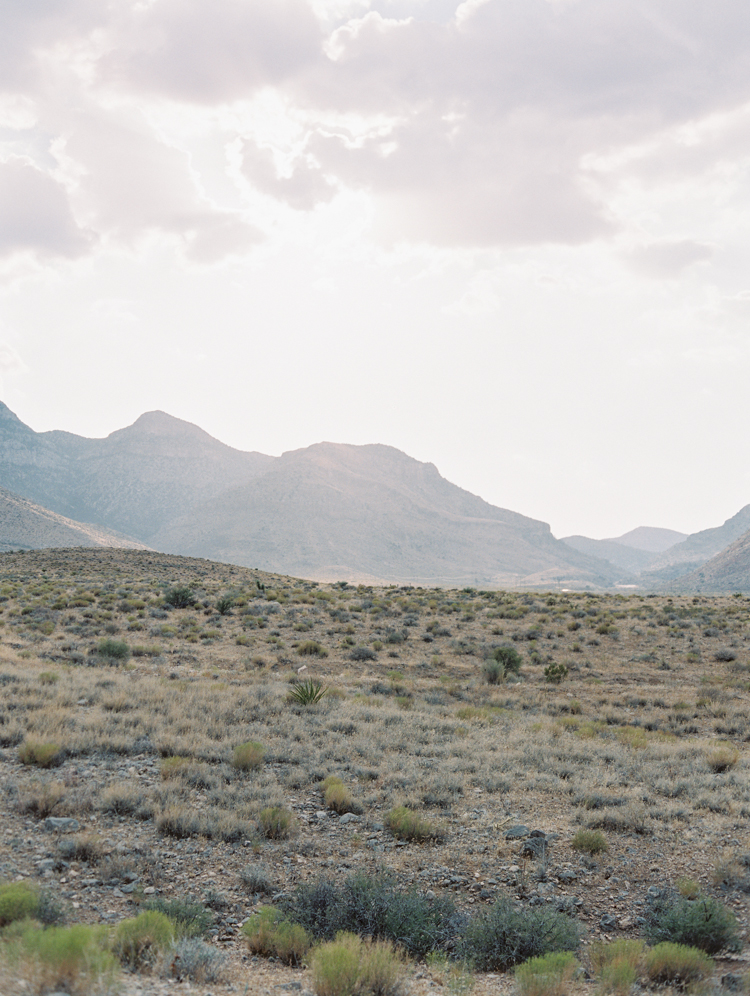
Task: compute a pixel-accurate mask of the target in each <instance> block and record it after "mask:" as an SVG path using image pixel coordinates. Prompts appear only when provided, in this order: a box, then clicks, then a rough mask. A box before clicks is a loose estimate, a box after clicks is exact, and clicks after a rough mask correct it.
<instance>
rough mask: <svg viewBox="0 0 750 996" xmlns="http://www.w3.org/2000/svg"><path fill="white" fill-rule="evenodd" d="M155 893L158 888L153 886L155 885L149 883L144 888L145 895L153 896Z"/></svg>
mask: <svg viewBox="0 0 750 996" xmlns="http://www.w3.org/2000/svg"><path fill="white" fill-rule="evenodd" d="M155 894H156V889H155V888H154V887H153V885H147V886H146V888H145V889H144V890H143V895H144V896H153V895H155Z"/></svg>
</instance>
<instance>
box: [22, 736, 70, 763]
mask: <svg viewBox="0 0 750 996" xmlns="http://www.w3.org/2000/svg"><path fill="white" fill-rule="evenodd" d="M64 758H65V751H64V750H63V749H62V747H60V746H58V744H52V743H46V744H43V743H39V742H38V741H36V740H26V741H24V743H22V744H21V746H20V747H19V748H18V760H19V761H20V762H21V764H27V765H32V766H33V767H35V768H55V767H57V765H58V764H62V762H63V759H64Z"/></svg>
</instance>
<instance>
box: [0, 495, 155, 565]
mask: <svg viewBox="0 0 750 996" xmlns="http://www.w3.org/2000/svg"><path fill="white" fill-rule="evenodd" d="M70 546H107V547H122V548H124V549H134V550H142V549H145V546H144V544H143V543H139V542H138V541H137V540H133V539H130V538H129V537H127V536H122V535H120V534H119V533H115V532H112V530H109V529H104V528H103V527H101V526H92V525H89V524H87V523H82V522H74V521H73V520H72V519H67V518H66V517H65V516H64V515H58V514H57V512H50V510H49V509H47V508H42V506H41V505H37V504H35V503H34V502H32V501H29V499H28V498H21V497H20V496H19V495H15V494H13V492H12V491H8V490H7V488H2V487H0V552H1V551H6V550H38V549H44V548H50V547H70Z"/></svg>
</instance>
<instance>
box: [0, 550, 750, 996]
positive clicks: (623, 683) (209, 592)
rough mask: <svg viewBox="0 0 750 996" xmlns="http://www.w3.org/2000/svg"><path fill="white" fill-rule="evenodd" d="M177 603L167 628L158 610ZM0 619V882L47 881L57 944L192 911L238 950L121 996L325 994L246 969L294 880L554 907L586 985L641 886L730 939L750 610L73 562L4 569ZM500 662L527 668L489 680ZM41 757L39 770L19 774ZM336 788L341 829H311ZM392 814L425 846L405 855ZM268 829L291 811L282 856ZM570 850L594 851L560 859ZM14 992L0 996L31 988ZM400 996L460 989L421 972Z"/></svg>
mask: <svg viewBox="0 0 750 996" xmlns="http://www.w3.org/2000/svg"><path fill="white" fill-rule="evenodd" d="M180 588H189V589H190V591H191V592H192V600H193V601H192V604H190V605H189V606H187V607H184V608H179V607H174V606H171V605H169V604H168V601H167V598H168V596H169V595H170V592H174V590H175V589H180ZM0 599H2V600H1V601H0V610H2V611H1V612H0V694H1V696H2V698H1V699H0V746H1V748H2V756H1V757H0V790H1V791H2V799H3V803H2V805H3V821H2V829H1V830H0V879H2V880H5V881H12V880H16V879H25V880H28V881H32V882H36V883H38V884H39V885H40V886H42V887H44V888H45V889H47V890H49V891H50V893H51V894H52V895H53V896H54V897H56V898H57V899H58V900H59V901H60V903H61V904H63V905H64V907H65V909H66V911H67V918H68V922H76V921H82V922H86V923H104V924H109V925H114V924H116V923H118V922H119V921H120V920H122V919H123V918H126V917H131V916H134V915H135V914H136V913H137V912H138V910H139V909H140V908H142V906H143V904H144V903H146V902H148V901H149V900H150V899H151V900H152V899H154V898H163V899H170V898H180V899H185V898H187V897H191V898H193V899H195V900H197V901H199V902H201V903H202V904H203V905H204V906H205V907H206V908H207V909H209V910H210V911H211V917H212V925H211V927H210V929H209V933H208V934H207V939H208V940H209V941H210V943H211V944H212V945H214V946H215V947H216V948H217V949H220V950H221V951H223V952H224V953H225V955H226V963H225V966H224V969H223V973H222V976H221V978H220V979H219V980H218V981H214V982H210V983H201V982H197V981H195V980H190V979H180V978H179V973H176V977H175V976H174V975H172V976H170V975H169V970H168V967H162V968H161V969H160V970H159V971H154V972H152V973H151V974H145V973H139V974H136V975H128V974H125V975H124V976H123V981H122V989H123V991H124V992H125V993H127V994H133V996H135V994H136V993H140V994H144V996H147V994H149V996H150V994H156V993H168V992H169V993H171V992H184V993H187V992H190V993H195V994H200V996H208V994H209V993H211V994H213V996H219V994H224V993H266V992H267V993H284V992H292V993H293V992H303V991H305V990H312V981H311V977H310V974H309V972H308V970H306V969H304V968H303V969H293V968H289V967H286V966H283V965H281V964H278V963H273V962H270V961H268V960H266V959H263V958H259V957H256V956H253V955H252V954H251V953H250V952H249V951H248V949H247V947H246V944H245V942H244V940H243V938H242V935H241V933H240V927H241V925H242V924H243V923H244V922H245V921H246V920H247V918H248V917H249V916H250V915H251V914H252V912H253V911H254V910H255V909H256V908H257V907H258V905H259V904H267V903H270V902H273V901H274V897H277V899H278V898H279V897H282V896H283V895H285V894H288V893H289V892H290V890H293V889H294V887H295V885H296V884H297V883H299V882H304V881H312V880H314V879H316V878H318V877H319V876H321V875H326V876H328V877H330V878H332V879H334V880H341V879H342V878H343V877H345V876H346V875H348V874H350V873H352V872H354V871H359V870H370V871H373V872H374V871H377V870H379V869H383V868H387V869H391V870H392V871H393V872H394V873H395V874H396V876H397V878H398V881H399V882H401V883H403V885H404V886H405V887H406V886H415V887H417V888H418V889H420V890H430V891H431V892H432V893H434V894H436V895H437V894H441V893H444V892H448V893H450V894H451V895H452V896H453V897H454V899H455V900H456V902H457V904H458V905H459V907H460V908H461V909H464V910H465V911H467V912H468V913H474V912H476V911H477V910H479V909H483V908H486V907H488V906H490V905H491V904H492V903H493V902H494V900H495V899H496V898H497V897H498V896H499V895H500V894H502V893H503V892H506V891H507V892H509V893H510V894H511V895H512V896H513V897H517V899H518V901H519V902H520V903H522V904H524V905H529V904H531V905H540V904H549V905H551V906H553V907H554V908H556V909H560V910H564V911H566V912H568V913H569V914H570V915H571V916H574V917H575V918H576V920H577V921H578V922H579V923H580V924H581V926H582V928H583V931H584V943H583V946H582V949H581V954H580V958H581V961H582V963H583V964H584V966H585V965H586V964H587V955H586V951H587V947H588V946H589V945H590V944H591V943H592V942H593V941H595V940H597V939H601V938H612V937H636V936H639V935H640V933H641V932H642V929H643V921H644V917H645V915H646V913H647V910H648V890H649V888H652V889H653V888H661V887H663V886H665V885H675V884H676V883H678V881H679V880H680V879H682V878H689V879H692V880H695V882H697V883H698V884H699V886H700V887H701V888H702V890H704V891H705V892H706V893H707V894H709V895H712V896H714V897H716V898H719V899H720V900H721V901H722V902H723V903H724V904H726V905H727V906H728V907H729V908H730V909H732V910H733V911H734V913H735V914H736V915H737V917H738V919H739V925H740V929H741V932H742V936H743V938H744V937H745V936H746V931H747V926H748V908H747V897H748V891H750V869H749V868H748V867H747V864H746V862H745V859H746V858H747V859H748V860H747V863H748V864H750V857H748V855H750V838H749V834H748V831H749V830H750V781H749V780H748V756H747V742H748V737H749V736H750V717H749V716H748V703H749V702H750V650H749V649H748V643H749V641H750V629H749V628H748V624H749V623H750V599H748V598H745V597H738V596H734V597H732V596H728V597H715V598H709V597H702V596H701V597H691V596H681V597H663V596H652V595H648V596H647V595H643V596H641V595H628V596H622V595H612V596H606V595H590V594H586V593H564V592H562V593H561V592H554V593H548V592H522V593H518V592H516V593H514V592H496V591H492V592H479V591H475V590H473V589H466V590H463V591H445V590H435V589H419V588H403V587H399V588H396V587H390V588H370V587H363V586H360V587H352V586H346V585H342V584H339V585H325V584H316V583H314V582H306V581H300V580H296V579H292V578H280V577H276V576H271V575H267V574H264V573H263V572H259V571H251V570H245V569H242V568H234V567H231V566H228V565H222V564H214V563H210V562H207V561H198V560H188V559H185V558H176V557H167V556H161V555H157V554H152V553H144V552H140V551H108V550H107V551H93V550H92V551H88V550H71V551H39V552H34V553H26V554H2V555H0ZM222 599H225V601H224V602H222ZM123 645H125V647H126V649H125V650H122V649H120V650H118V649H117V648H118V646H119V647H120V648H122V646H123ZM504 645H507V646H511V647H513V648H514V649H516V650H517V651H518V652H519V653H520V654H521V656H522V666H521V670H520V673H519V674H518V675H517V676H516V675H513V674H508V675H507V676H506V677H505V678H504V679H502V680H499V681H498V682H497V683H489V682H488V680H487V671H488V663H489V662H491V660H492V654H493V652H494V650H495V649H496V648H497V647H499V646H504ZM490 670H491V669H490ZM305 679H312V680H313V681H314V682H319V683H320V684H321V685H322V686H323V687H325V688H326V690H327V692H326V694H325V696H324V697H323V698H322V699H321V701H320V702H319V703H318V704H313V705H303V704H299V703H294V702H290V701H289V692H290V690H291V689H292V688H293V687H294V683H295V682H299V681H300V680H305ZM246 742H257V743H259V744H261V745H262V748H263V751H264V753H263V758H262V763H261V764H260V765H259V766H258V767H257V768H251V769H250V770H242V769H241V768H238V767H236V766H235V764H234V763H233V762H234V757H235V755H234V749H235V747H236V746H237V745H239V744H243V743H246ZM46 743H51V744H54V745H55V746H56V747H57V748H58V749H59V754H58V756H57V758H56V760H55V763H54V765H53V766H51V767H49V768H45V767H40V766H39V765H38V764H35V763H23V761H22V757H23V749H24V746H25V745H28V744H32V745H33V744H46ZM175 758H177V759H180V760H178V761H175V760H173V759H175ZM27 761H28V759H27ZM329 775H335V776H338V777H339V778H340V779H341V780H342V782H343V783H344V785H345V786H346V788H347V789H348V790H349V791H350V793H351V796H352V800H353V806H352V808H353V809H354V812H350V813H345V814H343V815H338V814H337V813H335V812H334V811H333V810H331V809H329V808H327V807H326V805H325V803H324V800H323V794H322V792H321V788H320V783H321V781H322V780H323V779H324V778H326V777H327V776H329ZM398 805H406V806H408V807H410V808H412V809H413V810H415V811H417V812H419V813H420V814H421V815H422V816H423V817H424V818H425V819H426V820H427V821H428V822H430V823H431V824H432V825H433V826H434V827H435V828H436V829H437V830H439V835H438V836H439V837H440V838H441V839H439V840H437V841H434V842H425V843H416V842H408V841H403V840H398V839H396V838H395V837H394V836H393V834H392V833H391V832H390V831H389V830H388V829H387V814H388V812H389V811H390V810H391V809H392V808H393V807H394V806H398ZM273 807H280V808H281V809H282V810H284V811H286V812H287V813H288V814H289V818H290V823H289V828H288V831H287V833H286V835H285V836H282V837H281V838H277V839H274V838H273V837H271V838H269V836H268V834H267V833H266V832H264V821H263V815H262V814H263V812H264V811H265V810H268V809H269V808H273ZM49 816H52V817H54V818H63V819H65V818H68V819H72V820H75V821H76V824H77V826H75V825H74V824H70V825H68V826H64V827H63V828H62V829H60V828H52V829H50V828H49V824H48V823H47V822H46V819H47V817H49ZM519 825H521V826H525V827H526V830H527V832H530V831H539V832H541V833H543V834H544V835H545V847H544V851H543V853H542V854H541V856H537V857H536V858H535V857H533V856H529V855H527V854H525V853H524V850H525V849H527V844H528V840H529V839H530V838H529V837H528V836H527V834H524V833H523V831H518V834H519V835H518V836H517V837H512V838H511V839H508V838H507V837H506V834H507V833H508V832H509V831H510V830H511V829H512V828H514V827H517V826H519ZM69 827H73V829H69ZM581 829H591V830H597V829H598V830H600V831H601V832H602V833H603V834H604V836H605V839H606V844H607V848H608V849H607V850H606V851H604V852H602V853H601V854H598V855H589V854H587V853H585V852H581V851H580V850H576V849H575V848H574V847H573V846H572V844H573V838H574V835H575V834H576V832H577V831H579V830H581ZM4 971H5V972H6V975H5V977H4V978H3V981H2V984H0V991H2V992H3V993H8V996H15V993H22V992H28V993H32V992H33V987H32V986H31V982H30V980H29V979H28V978H26V979H24V978H23V977H22V975H17V974H16V975H13V973H12V972H11V973H10V974H8V972H9V971H10V970H9V969H7V967H6V969H4ZM164 973H166V974H164ZM728 974H731V975H735V976H743V977H744V976H745V975H746V974H747V965H746V963H745V954H744V951H742V952H740V953H739V954H733V955H731V956H729V955H727V956H725V957H723V958H720V959H719V961H718V962H717V970H716V975H715V982H716V984H717V985H718V984H719V982H720V979H721V977H722V976H726V975H728ZM460 984H461V985H465V984H468V983H467V981H466V980H465V979H464V980H463V982H461V983H460ZM3 985H4V986H5V988H4V989H3V988H2V986H3ZM407 985H408V989H409V992H411V993H413V994H415V996H427V994H437V993H448V992H458V991H460V988H459V981H457V980H456V979H455V978H452V977H449V976H448V975H447V974H446V972H445V971H440V970H437V969H434V968H433V969H431V968H430V967H428V966H427V965H425V964H424V963H417V964H415V965H414V967H413V970H412V974H411V976H410V979H409V981H408V983H407ZM473 985H474V988H473V990H472V991H473V992H475V993H477V994H480V996H482V994H485V993H501V992H507V991H510V989H512V988H513V979H512V975H511V974H498V973H490V974H488V975H487V974H477V975H476V976H475V977H474V979H473ZM576 985H577V986H578V987H579V988H580V989H581V990H582V991H583V990H586V989H592V990H593V987H594V983H593V981H590V982H587V981H586V980H585V979H584V980H583V981H580V982H579V983H577V984H576Z"/></svg>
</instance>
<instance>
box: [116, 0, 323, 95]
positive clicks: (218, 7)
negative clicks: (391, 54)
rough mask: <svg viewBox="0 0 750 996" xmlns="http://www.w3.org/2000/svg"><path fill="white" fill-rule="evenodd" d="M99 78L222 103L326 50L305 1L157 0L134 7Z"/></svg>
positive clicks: (272, 82)
mask: <svg viewBox="0 0 750 996" xmlns="http://www.w3.org/2000/svg"><path fill="white" fill-rule="evenodd" d="M117 41H118V45H117V49H116V50H115V51H113V52H111V53H110V54H109V55H108V56H107V57H106V58H104V59H102V60H101V61H100V64H99V74H100V79H101V80H103V81H106V82H110V83H112V82H117V83H118V84H120V85H122V86H124V87H126V88H131V89H135V90H138V91H142V92H148V93H152V94H159V95H161V96H167V97H170V98H173V99H175V100H182V101H191V102H196V103H216V102H221V101H231V100H237V99H239V98H243V97H248V96H249V95H250V94H252V93H253V92H254V91H255V90H257V89H258V88H260V87H263V86H267V85H278V84H279V83H281V82H282V81H283V80H285V79H286V78H288V77H289V76H290V75H293V74H295V73H297V72H298V71H299V70H300V68H301V67H302V66H305V65H307V64H309V63H310V62H312V61H314V60H315V59H317V58H319V57H320V56H321V51H322V37H321V30H320V25H319V23H318V21H317V19H316V17H315V15H314V14H313V11H312V10H311V8H310V6H309V4H308V3H306V2H305V0H255V2H248V0H212V3H211V4H210V5H207V4H206V3H205V2H204V0H158V2H155V3H151V4H148V5H140V6H139V7H136V6H135V5H132V6H130V8H129V10H128V11H127V16H125V17H123V18H122V20H121V22H120V25H119V29H118V38H117Z"/></svg>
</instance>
